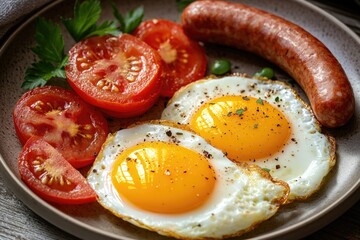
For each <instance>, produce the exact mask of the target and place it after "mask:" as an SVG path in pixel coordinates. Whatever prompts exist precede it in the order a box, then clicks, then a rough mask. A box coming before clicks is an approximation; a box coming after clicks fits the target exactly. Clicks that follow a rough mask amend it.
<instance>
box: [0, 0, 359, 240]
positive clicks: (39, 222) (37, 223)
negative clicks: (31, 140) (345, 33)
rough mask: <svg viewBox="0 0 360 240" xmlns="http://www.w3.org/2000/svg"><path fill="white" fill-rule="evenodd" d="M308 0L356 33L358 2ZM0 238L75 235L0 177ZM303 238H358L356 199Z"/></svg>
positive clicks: (70, 239)
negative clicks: (45, 217)
mask: <svg viewBox="0 0 360 240" xmlns="http://www.w3.org/2000/svg"><path fill="white" fill-rule="evenodd" d="M308 1H309V2H311V3H313V4H315V5H317V6H319V7H321V8H322V9H324V10H326V11H328V12H329V13H331V14H332V15H334V16H335V17H337V18H338V19H340V20H341V21H342V22H344V23H345V24H346V25H348V26H349V27H350V28H351V29H352V30H353V31H354V32H355V33H357V34H358V35H360V5H357V4H356V3H355V2H356V1H355V0H354V1H350V0H346V1H345V0H308ZM359 2H360V1H359ZM359 67H360V66H359ZM0 239H1V240H3V239H16V240H25V239H26V240H28V239H34V240H35V239H36V240H38V239H44V240H51V239H57V240H65V239H66V240H73V239H74V240H75V239H78V238H76V237H73V236H72V235H70V234H68V233H66V232H64V231H62V230H60V229H59V228H57V227H55V226H53V225H52V224H50V223H48V222H46V221H45V220H43V219H42V218H40V217H39V216H37V215H36V214H35V213H34V212H32V211H31V210H30V209H28V208H27V207H26V206H25V205H24V204H23V203H22V202H21V201H20V200H18V199H17V198H16V197H15V195H14V194H13V193H12V192H11V189H8V188H7V186H6V185H5V183H4V181H3V179H2V177H1V176H0ZM304 239H306V240H308V239H320V240H321V239H326V240H331V239H351V240H355V239H360V201H358V202H357V203H355V205H353V206H352V207H351V208H350V209H349V210H347V211H346V212H345V213H344V214H343V215H342V216H340V217H339V218H337V219H336V220H335V221H333V222H332V223H330V224H328V225H327V226H325V227H324V228H322V229H320V230H319V231H317V232H315V233H313V234H311V235H310V236H308V237H306V238H304Z"/></svg>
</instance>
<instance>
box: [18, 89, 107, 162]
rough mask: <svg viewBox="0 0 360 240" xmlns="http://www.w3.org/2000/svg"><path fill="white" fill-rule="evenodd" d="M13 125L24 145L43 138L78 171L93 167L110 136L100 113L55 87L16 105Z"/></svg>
mask: <svg viewBox="0 0 360 240" xmlns="http://www.w3.org/2000/svg"><path fill="white" fill-rule="evenodd" d="M13 121H14V127H15V130H16V133H17V136H18V138H19V140H20V142H21V143H22V144H23V145H24V144H25V143H26V142H27V140H28V139H29V138H31V137H33V136H37V137H40V138H43V139H44V140H45V141H47V142H48V143H50V144H51V145H52V146H53V147H55V148H56V149H57V150H58V151H59V152H60V153H61V154H62V155H63V156H64V158H65V159H67V160H68V161H69V162H70V163H71V164H72V165H73V166H74V167H75V168H80V167H84V166H87V165H89V164H91V163H92V162H93V161H94V159H95V157H96V156H97V153H98V152H99V151H100V148H101V146H102V144H103V143H104V141H105V140H106V137H107V135H108V123H107V121H106V119H105V118H104V117H103V115H102V113H101V112H99V111H98V110H96V109H94V108H93V107H92V106H90V105H88V104H87V103H85V102H84V101H83V100H82V99H81V98H80V97H79V96H77V95H76V93H75V92H73V91H70V90H66V89H63V88H60V87H55V86H45V87H40V88H35V89H33V90H30V91H28V92H26V93H25V94H24V95H23V96H22V97H21V98H20V99H19V101H18V102H17V104H16V105H15V108H14V111H13Z"/></svg>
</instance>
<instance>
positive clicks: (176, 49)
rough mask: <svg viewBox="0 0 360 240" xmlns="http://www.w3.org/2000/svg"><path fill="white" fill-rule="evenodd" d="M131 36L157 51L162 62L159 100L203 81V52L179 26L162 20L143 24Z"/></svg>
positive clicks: (205, 62)
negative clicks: (189, 84) (161, 84)
mask: <svg viewBox="0 0 360 240" xmlns="http://www.w3.org/2000/svg"><path fill="white" fill-rule="evenodd" d="M133 34H134V35H135V36H137V37H139V38H140V39H142V40H143V41H144V42H146V43H147V44H149V45H150V46H151V47H153V48H154V49H155V50H157V51H158V53H159V54H160V56H161V58H162V61H163V68H164V69H163V71H162V76H161V79H162V81H163V87H162V90H161V95H162V96H165V97H171V96H172V95H173V94H174V93H175V91H177V90H178V89H179V88H181V87H182V86H185V85H187V84H188V83H191V82H193V81H196V80H198V79H200V78H203V77H204V75H205V72H206V66H207V59H206V55H205V52H204V50H203V48H202V47H201V46H200V45H199V43H198V42H195V41H193V40H191V39H190V38H189V37H187V36H186V35H185V33H184V31H183V29H182V27H181V26H180V25H179V24H177V23H175V22H171V21H168V20H164V19H153V20H147V21H144V22H142V23H141V24H140V25H139V26H138V28H137V29H135V31H134V33H133Z"/></svg>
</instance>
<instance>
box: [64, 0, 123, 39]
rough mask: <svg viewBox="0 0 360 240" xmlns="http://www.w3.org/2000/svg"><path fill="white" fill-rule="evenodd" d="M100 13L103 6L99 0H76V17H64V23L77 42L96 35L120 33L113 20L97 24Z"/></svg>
mask: <svg viewBox="0 0 360 240" xmlns="http://www.w3.org/2000/svg"><path fill="white" fill-rule="evenodd" d="M100 15H101V6H100V1H99V0H86V1H83V2H82V3H79V1H78V0H76V2H75V7H74V18H73V19H63V23H64V25H65V27H66V29H67V30H68V31H69V33H70V35H71V36H72V38H73V39H74V40H75V41H76V42H79V41H80V40H82V39H84V38H88V37H90V36H94V35H99V36H101V35H106V34H113V35H116V34H118V31H117V29H116V26H115V24H113V22H110V21H109V22H105V23H103V24H101V25H97V21H98V20H99V18H100Z"/></svg>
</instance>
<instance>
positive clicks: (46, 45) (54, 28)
mask: <svg viewBox="0 0 360 240" xmlns="http://www.w3.org/2000/svg"><path fill="white" fill-rule="evenodd" d="M35 41H36V46H35V47H34V48H33V49H32V51H33V52H34V53H35V54H36V55H37V57H38V58H39V61H38V62H35V63H33V64H32V65H31V67H29V68H28V69H26V71H25V81H24V82H23V84H22V85H21V87H22V88H24V89H27V90H29V89H33V88H36V87H41V86H44V85H45V84H46V83H47V81H48V80H50V79H51V78H54V77H59V78H66V76H65V70H64V66H65V65H66V63H67V60H68V58H67V56H66V55H65V54H64V39H63V36H62V34H61V30H60V27H59V26H58V25H56V24H54V23H53V22H51V21H47V20H45V19H44V18H38V19H37V21H36V33H35Z"/></svg>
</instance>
